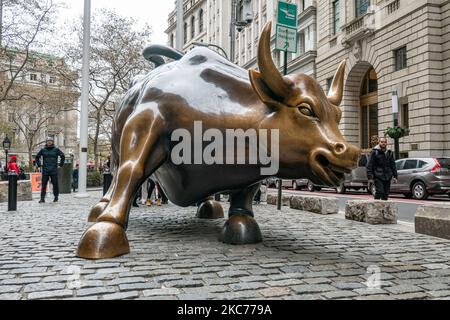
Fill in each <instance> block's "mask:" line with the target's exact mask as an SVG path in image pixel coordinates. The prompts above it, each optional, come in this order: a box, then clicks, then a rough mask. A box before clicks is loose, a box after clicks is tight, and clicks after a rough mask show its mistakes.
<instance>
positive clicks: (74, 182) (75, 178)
mask: <svg viewBox="0 0 450 320" xmlns="http://www.w3.org/2000/svg"><path fill="white" fill-rule="evenodd" d="M78 168H79V164H78V163H77V164H76V166H75V169H73V171H72V190H73V192H76V191H77V189H78V171H79V170H78Z"/></svg>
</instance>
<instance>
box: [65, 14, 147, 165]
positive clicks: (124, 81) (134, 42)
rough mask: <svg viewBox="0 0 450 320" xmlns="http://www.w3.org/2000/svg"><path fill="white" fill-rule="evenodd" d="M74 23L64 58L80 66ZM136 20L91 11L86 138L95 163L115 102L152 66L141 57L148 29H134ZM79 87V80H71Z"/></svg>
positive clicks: (80, 34)
mask: <svg viewBox="0 0 450 320" xmlns="http://www.w3.org/2000/svg"><path fill="white" fill-rule="evenodd" d="M78 26H81V23H78V24H77V27H75V28H74V31H75V32H76V33H77V34H78V36H79V39H78V40H79V42H78V43H72V44H68V45H66V46H65V47H66V48H67V55H66V61H68V62H69V61H70V62H71V63H72V64H73V65H74V66H77V67H78V68H81V57H82V51H81V50H82V46H81V45H80V43H82V29H81V27H78ZM135 26H136V20H135V19H133V18H128V17H122V16H120V15H119V14H117V13H116V12H115V11H113V10H110V9H101V10H98V11H96V12H95V13H94V14H93V21H92V36H91V52H92V56H91V64H90V90H89V103H90V106H89V137H90V139H91V140H92V144H93V153H94V157H95V165H96V167H98V165H99V155H98V151H99V141H100V140H102V141H104V140H105V138H109V139H110V138H111V127H110V125H111V123H112V122H111V121H112V120H111V116H112V114H113V113H114V111H115V107H116V105H117V102H118V101H119V100H120V99H121V98H122V96H123V95H124V94H125V92H126V90H128V88H129V85H130V83H131V81H132V79H133V78H134V77H135V76H136V75H138V74H140V73H142V72H145V71H149V70H150V68H151V65H150V64H149V63H147V62H146V61H145V59H144V58H143V57H142V50H143V48H144V47H145V44H146V43H147V42H148V41H149V37H150V35H151V28H150V27H149V26H148V25H145V27H143V28H142V29H141V30H135V29H134V27H135ZM73 84H74V85H75V86H78V87H79V86H80V84H79V83H78V82H74V83H73Z"/></svg>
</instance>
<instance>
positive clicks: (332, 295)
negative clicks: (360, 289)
mask: <svg viewBox="0 0 450 320" xmlns="http://www.w3.org/2000/svg"><path fill="white" fill-rule="evenodd" d="M322 295H323V296H324V297H325V298H327V299H342V298H353V297H356V296H358V294H357V293H355V292H353V291H349V290H340V291H331V292H324V293H322Z"/></svg>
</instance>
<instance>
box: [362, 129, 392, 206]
mask: <svg viewBox="0 0 450 320" xmlns="http://www.w3.org/2000/svg"><path fill="white" fill-rule="evenodd" d="M387 145H388V142H387V139H386V138H380V141H379V144H378V145H377V146H376V147H375V148H373V150H372V152H371V154H370V157H369V162H368V163H367V178H368V180H369V183H373V184H374V185H375V189H376V192H375V195H374V198H375V200H388V197H389V192H390V189H391V181H392V182H393V183H397V178H398V175H397V168H396V166H395V159H394V153H393V152H392V150H389V149H388V148H387Z"/></svg>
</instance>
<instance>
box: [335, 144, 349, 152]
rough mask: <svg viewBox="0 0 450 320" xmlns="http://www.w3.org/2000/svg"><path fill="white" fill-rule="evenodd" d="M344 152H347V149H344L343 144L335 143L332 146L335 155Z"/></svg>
mask: <svg viewBox="0 0 450 320" xmlns="http://www.w3.org/2000/svg"><path fill="white" fill-rule="evenodd" d="M346 150H347V148H346V147H345V144H343V143H336V144H335V145H334V152H335V153H336V154H343V153H344V152H345V151H346Z"/></svg>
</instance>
